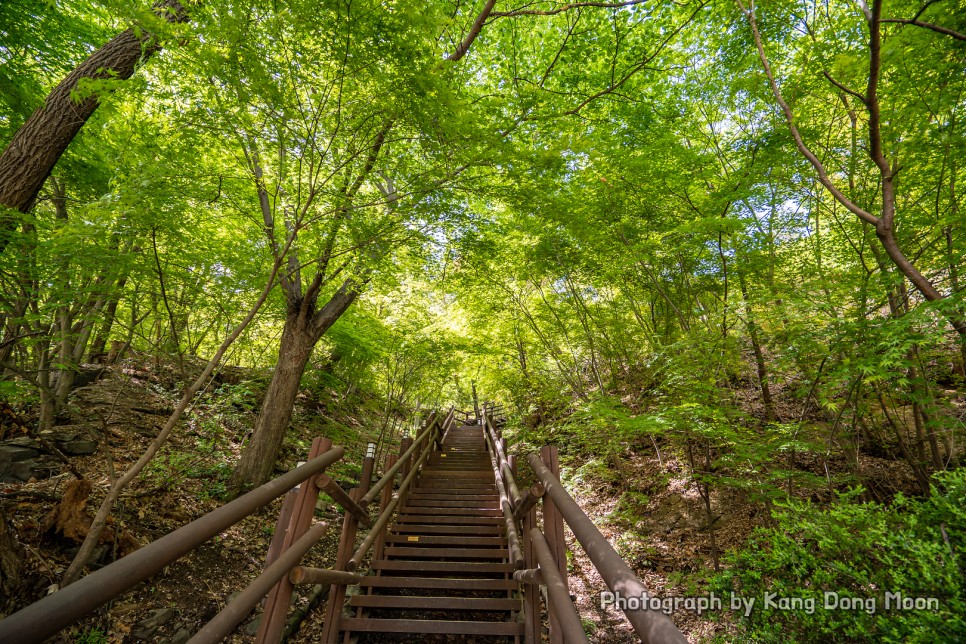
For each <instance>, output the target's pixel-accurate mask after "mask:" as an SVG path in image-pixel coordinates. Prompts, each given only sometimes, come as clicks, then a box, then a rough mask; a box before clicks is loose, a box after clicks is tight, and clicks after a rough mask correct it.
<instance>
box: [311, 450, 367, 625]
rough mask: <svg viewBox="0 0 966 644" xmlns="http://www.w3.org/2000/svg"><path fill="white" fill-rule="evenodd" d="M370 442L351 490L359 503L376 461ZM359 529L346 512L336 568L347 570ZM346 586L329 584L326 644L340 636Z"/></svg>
mask: <svg viewBox="0 0 966 644" xmlns="http://www.w3.org/2000/svg"><path fill="white" fill-rule="evenodd" d="M373 447H374V446H373V444H372V443H369V449H367V451H366V458H365V459H364V460H363V461H362V475H361V476H360V477H359V487H354V488H352V489H351V490H349V496H350V497H352V500H353V501H355V502H356V503H358V502H359V501H360V500H361V499H362V497H363V496H364V495H365V493H366V492H367V491H368V490H369V485H370V484H371V483H372V470H373V464H374V463H375V449H373ZM358 529H359V520H358V519H356V518H355V516H353V515H352V513H351V512H346V513H345V518H344V519H343V520H342V534H341V535H340V536H339V550H338V552H337V554H336V559H335V568H334V569H335V570H345V565H346V562H348V561H349V558H350V557H351V556H352V552H353V550H354V549H355V544H356V531H357V530H358ZM345 594H346V586H345V584H332V585H331V586H329V600H328V601H327V602H326V604H325V617H324V618H323V619H324V621H323V622H322V638H321V641H323V642H325V643H326V644H335V642H336V641H337V640H338V638H339V624H340V622H341V620H342V604H343V603H345Z"/></svg>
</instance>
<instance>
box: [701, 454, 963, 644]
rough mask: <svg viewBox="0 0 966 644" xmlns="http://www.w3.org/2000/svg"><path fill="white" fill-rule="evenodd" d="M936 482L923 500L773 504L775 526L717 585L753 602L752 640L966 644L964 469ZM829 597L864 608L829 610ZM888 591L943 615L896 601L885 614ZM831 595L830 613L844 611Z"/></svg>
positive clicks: (746, 627) (745, 630)
mask: <svg viewBox="0 0 966 644" xmlns="http://www.w3.org/2000/svg"><path fill="white" fill-rule="evenodd" d="M934 484H935V485H934V487H933V490H932V493H931V494H930V496H929V497H928V498H926V499H921V500H920V499H910V498H907V497H903V496H901V495H900V496H898V497H897V498H896V499H895V500H894V502H893V503H892V504H890V505H888V506H882V505H878V504H874V503H870V504H862V503H859V502H858V501H857V499H856V498H857V496H858V494H859V491H858V490H856V491H853V492H850V493H846V494H843V495H841V496H840V498H839V499H838V500H837V501H836V502H835V503H834V504H833V505H832V506H830V507H829V508H827V509H822V508H819V507H816V506H814V505H812V504H810V503H804V502H798V501H787V502H777V503H776V506H777V508H778V510H777V511H776V512H775V519H776V520H777V522H778V525H777V526H776V527H774V528H767V529H765V528H763V529H758V530H757V531H756V533H755V535H754V536H753V538H752V541H751V543H749V545H748V547H747V548H745V549H742V550H740V551H738V552H734V553H732V554H731V555H730V556H729V557H728V561H727V566H728V568H727V569H726V570H725V571H723V572H722V573H721V574H720V575H718V576H716V577H715V578H714V579H713V580H712V583H711V588H712V589H713V590H715V591H716V592H718V593H719V594H724V595H725V596H727V595H728V593H731V592H734V593H735V594H736V595H742V596H745V597H754V598H757V603H756V607H755V609H754V610H753V611H752V613H751V615H750V616H749V617H747V618H742V619H740V620H739V626H740V628H741V629H742V634H743V637H745V638H747V639H749V640H752V641H777V640H782V641H820V640H824V641H832V640H842V639H847V640H849V641H863V642H865V641H868V642H873V641H875V642H878V641H887V642H936V641H947V642H952V641H961V640H962V639H963V638H964V637H966V618H964V615H966V587H964V582H963V580H964V579H966V577H964V572H966V561H964V560H963V552H964V548H966V539H964V535H966V470H964V469H959V470H955V471H951V472H947V473H945V474H942V475H937V476H936V477H935V479H934ZM765 593H775V594H774V595H772V597H773V598H781V597H789V598H790V597H800V598H803V599H805V600H810V601H813V602H814V610H810V609H808V607H807V605H806V606H804V607H801V608H799V609H794V610H780V609H771V608H764V607H763V603H764V597H765ZM826 593H838V595H837V596H838V597H840V598H860V599H861V600H862V601H863V604H862V605H861V607H859V608H857V609H854V610H841V609H831V608H830V609H826V608H824V607H825V606H826V603H825V602H826ZM886 593H901V595H902V596H903V597H907V598H916V597H920V598H936V599H937V600H938V609H936V610H914V609H913V610H902V609H897V608H896V602H895V601H892V602H891V606H892V609H891V610H888V609H887V608H886V600H887V597H886ZM829 597H830V599H829V605H830V606H839V605H840V604H838V603H837V602H836V600H835V599H834V596H831V595H830V596H829ZM870 600H871V601H872V602H874V603H866V602H869V601H870ZM809 613H811V614H809ZM736 617H737V616H736Z"/></svg>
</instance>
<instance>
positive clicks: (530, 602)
mask: <svg viewBox="0 0 966 644" xmlns="http://www.w3.org/2000/svg"><path fill="white" fill-rule="evenodd" d="M507 460H508V461H509V462H510V471H511V472H512V473H513V476H514V478H515V477H516V476H517V457H516V456H508V457H507ZM535 527H537V507H536V506H535V505H534V506H532V507H531V508H530V510H529V511H528V512H527V513H526V514H524V515H523V533H522V534H521V535H520V537H521V538H520V541H521V543H520V546H521V548H522V550H523V567H524V569H526V570H532V569H533V568H536V567H537V564H536V560H535V559H534V557H533V542H532V541H531V540H530V530H532V529H533V528H535ZM520 588H521V590H522V591H523V636H524V640H523V641H524V642H525V644H537V643H538V642H539V641H540V639H541V638H540V627H541V620H540V586H538V585H536V584H521V585H520Z"/></svg>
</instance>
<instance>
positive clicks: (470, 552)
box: [386, 546, 510, 560]
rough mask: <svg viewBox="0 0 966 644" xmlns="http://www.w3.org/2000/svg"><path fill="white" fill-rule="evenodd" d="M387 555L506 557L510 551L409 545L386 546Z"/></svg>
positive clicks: (443, 557)
mask: <svg viewBox="0 0 966 644" xmlns="http://www.w3.org/2000/svg"><path fill="white" fill-rule="evenodd" d="M386 555H387V556H389V557H406V558H407V559H413V558H415V557H429V558H430V559H446V560H451V559H506V558H507V557H509V556H510V551H509V550H506V549H505V548H438V547H436V548H417V547H409V546H387V547H386Z"/></svg>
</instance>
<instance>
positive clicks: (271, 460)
mask: <svg viewBox="0 0 966 644" xmlns="http://www.w3.org/2000/svg"><path fill="white" fill-rule="evenodd" d="M363 286H364V283H360V282H359V280H356V279H352V278H350V279H348V280H346V281H345V282H343V284H342V286H341V287H340V288H339V290H338V291H336V292H335V294H334V295H333V296H332V297H331V298H330V299H329V301H328V302H326V304H325V306H323V307H322V308H321V309H319V310H318V311H315V310H314V309H315V306H314V300H304V299H303V300H302V301H298V302H292V301H291V299H290V303H289V313H288V316H287V317H286V319H285V326H284V328H283V329H282V339H281V342H280V344H279V350H278V362H277V363H276V366H275V373H274V374H273V375H272V381H271V383H269V385H268V391H267V392H266V393H265V399H264V401H263V402H262V408H261V413H259V415H258V420H257V421H256V422H255V429H254V432H253V433H252V438H251V440H250V441H249V443H248V445H247V446H246V447H245V450H244V451H243V452H242V455H241V459H239V461H238V465H236V466H235V471H234V472H232V475H231V479H230V480H229V484H228V485H229V488H230V489H231V490H232V491H233V492H235V493H240V492H243V491H246V490H248V489H251V488H253V487H255V486H257V485H261V484H262V483H264V482H266V481H268V480H269V479H270V478H271V475H272V471H273V470H274V469H275V461H276V459H277V457H278V452H279V450H280V449H281V447H282V441H283V440H284V438H285V432H286V430H287V429H288V424H289V421H290V420H291V419H292V409H293V407H294V405H295V397H296V396H297V395H298V391H299V383H300V382H301V380H302V374H303V373H304V372H305V367H306V365H307V364H308V362H309V358H310V357H311V355H312V349H313V348H314V347H315V345H316V343H317V342H318V341H319V339H320V338H321V337H322V336H323V335H324V334H325V332H326V331H328V330H329V327H331V326H332V325H333V324H335V322H336V320H338V319H339V317H340V316H341V315H342V314H343V313H345V311H346V310H347V309H348V308H349V307H350V306H351V305H352V303H353V302H355V300H356V298H357V297H359V294H360V292H361V289H362V287H363Z"/></svg>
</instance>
